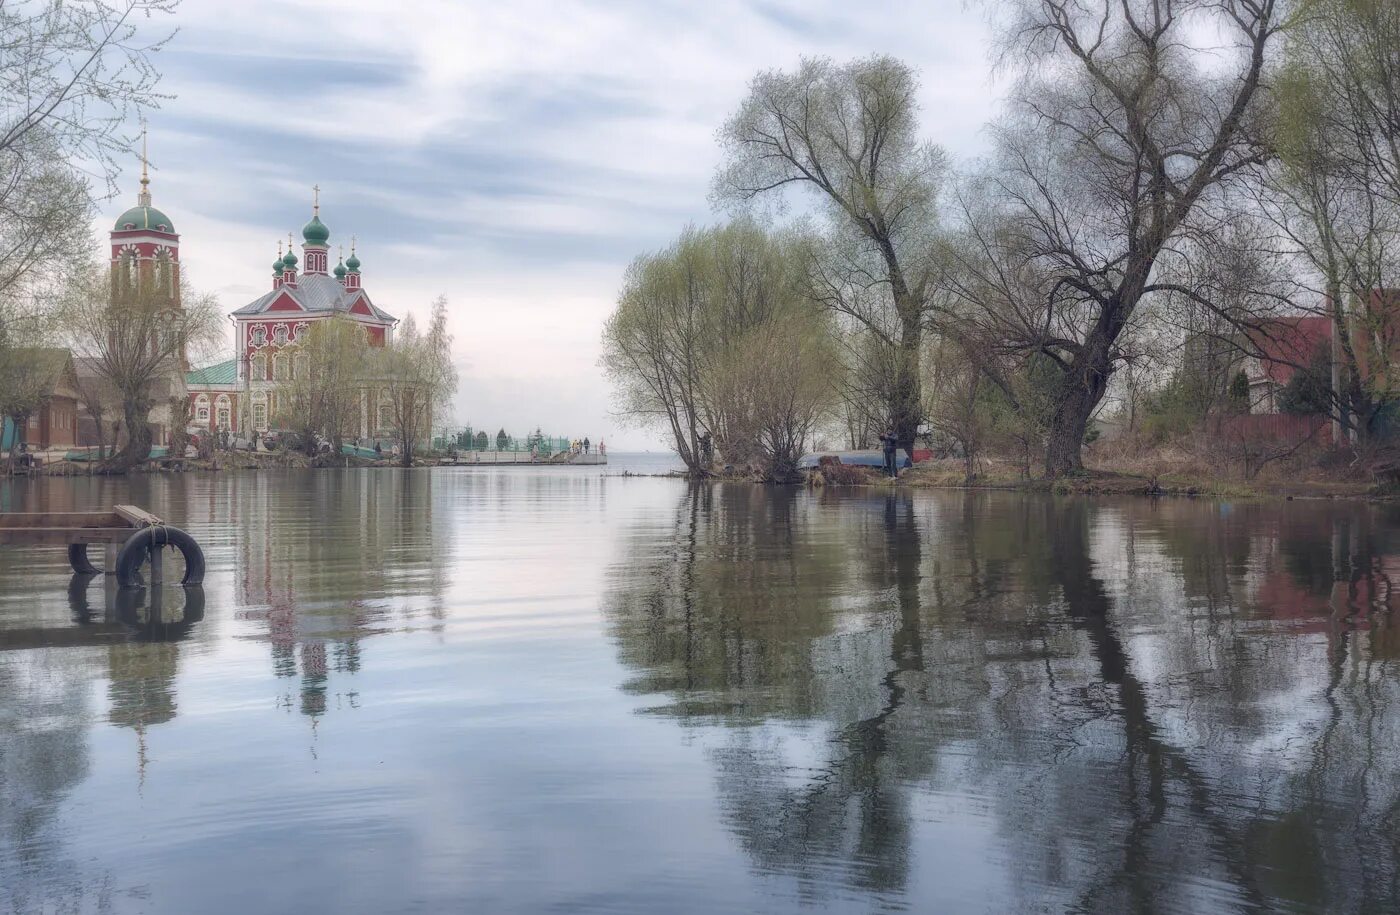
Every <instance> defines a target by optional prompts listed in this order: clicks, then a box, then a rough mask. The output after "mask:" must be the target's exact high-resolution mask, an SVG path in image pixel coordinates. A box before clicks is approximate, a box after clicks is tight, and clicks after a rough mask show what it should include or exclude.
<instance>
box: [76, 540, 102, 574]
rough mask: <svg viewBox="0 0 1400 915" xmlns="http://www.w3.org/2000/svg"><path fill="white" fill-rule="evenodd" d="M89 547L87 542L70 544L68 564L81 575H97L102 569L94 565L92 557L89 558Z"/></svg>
mask: <svg viewBox="0 0 1400 915" xmlns="http://www.w3.org/2000/svg"><path fill="white" fill-rule="evenodd" d="M87 548H88V545H87V544H86V543H70V544H68V564H69V565H71V566H72V567H73V571H74V572H77V573H78V574H79V575H96V574H97V573H98V572H100V571H102V570H101V569H99V568H98V567H97V566H95V565H93V564H92V560H91V559H88V554H87Z"/></svg>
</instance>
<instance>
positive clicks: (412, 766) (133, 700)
mask: <svg viewBox="0 0 1400 915" xmlns="http://www.w3.org/2000/svg"><path fill="white" fill-rule="evenodd" d="M612 469H613V471H614V472H616V471H617V470H619V469H620V468H619V467H617V466H614V468H612ZM127 501H129V502H135V503H137V504H141V505H145V506H147V507H149V508H151V509H152V510H153V511H155V512H156V513H158V514H160V515H162V516H164V517H166V518H167V519H169V520H171V521H172V522H173V523H177V524H180V525H181V526H183V527H185V528H186V529H188V530H189V531H191V532H192V533H193V534H195V536H196V537H198V538H199V539H200V540H201V541H202V542H203V543H204V545H205V549H206V553H207V556H208V560H209V575H208V578H207V580H206V585H205V589H204V592H205V593H204V602H203V608H202V610H201V609H200V608H198V607H188V608H187V607H186V606H185V597H184V595H182V594H181V592H180V589H178V588H168V589H165V591H163V592H162V593H161V595H160V601H161V605H160V608H159V609H158V610H156V611H155V612H154V613H153V609H152V606H151V604H152V598H151V595H142V596H141V599H140V601H138V602H135V603H133V602H132V601H131V600H130V599H128V600H127V602H126V603H121V604H119V603H118V602H117V601H116V600H115V599H114V598H111V597H109V595H108V594H107V593H106V592H105V591H104V588H103V586H102V584H101V582H100V581H99V582H96V583H94V584H92V585H91V586H90V587H88V588H86V589H84V588H81V587H76V588H70V573H69V571H68V568H67V565H66V563H65V561H64V556H63V552H62V550H61V549H58V548H54V547H43V548H23V549H20V548H8V547H7V548H4V549H3V550H0V911H5V912H10V911H13V912H15V913H30V912H63V913H70V912H72V913H79V912H104V913H106V912H111V913H128V912H145V913H243V912H269V913H283V912H285V913H308V912H335V913H388V912H530V913H534V912H608V913H612V912H639V913H640V912H645V913H680V912H746V911H751V912H765V913H768V912H772V913H783V912H827V911H833V912H863V911H899V910H907V911H913V912H1212V911H1221V912H1235V911H1240V912H1246V911H1257V912H1264V911H1270V912H1272V911H1298V912H1323V911H1326V912H1384V911H1396V910H1397V909H1400V886H1397V879H1398V878H1397V873H1398V872H1397V861H1400V822H1397V815H1400V735H1397V733H1396V732H1397V725H1400V676H1397V674H1398V673H1400V671H1398V670H1397V659H1398V658H1400V634H1397V631H1396V626H1395V620H1394V618H1393V610H1392V606H1393V604H1392V601H1393V600H1396V599H1397V598H1394V597H1393V596H1392V592H1391V576H1392V575H1393V574H1398V573H1400V513H1397V510H1396V509H1393V508H1377V507H1367V506H1357V505H1342V504H1328V503H1306V504H1305V503H1302V502H1294V503H1279V504H1271V505H1228V504H1219V503H1207V502H1191V501H1155V502H1154V501H1148V500H1124V501H1115V500H1107V499H1104V500H1095V501H1087V500H1074V499H1056V498H1051V497H1027V496H1017V495H996V494H972V495H964V494H959V493H932V492H930V493H915V494H898V495H885V494H872V493H861V492H854V491H853V492H830V491H828V492H816V493H813V492H806V491H800V490H782V489H765V488H761V487H750V486H739V485H733V486H729V485H726V486H719V487H714V488H705V489H698V490H692V489H691V488H690V487H688V486H687V485H686V484H685V483H683V482H681V481H676V480H664V479H623V478H619V477H608V476H603V475H600V474H599V473H597V471H596V470H593V469H584V468H570V469H558V470H544V469H534V468H525V469H508V468H501V469H467V470H457V469H446V468H444V469H440V470H435V471H423V470H419V471H411V472H403V471H397V470H367V471H344V472H336V471H320V472H291V471H288V472H270V473H262V474H254V473H229V474H223V475H195V474H190V475H184V476H173V477H135V478H132V479H130V480H100V479H99V480H93V479H46V480H38V481H34V482H28V483H26V482H22V481H21V482H16V483H0V509H9V510H25V509H28V510H35V509H38V508H40V507H45V508H50V509H73V510H81V509H97V508H105V507H108V506H110V504H112V503H114V502H127Z"/></svg>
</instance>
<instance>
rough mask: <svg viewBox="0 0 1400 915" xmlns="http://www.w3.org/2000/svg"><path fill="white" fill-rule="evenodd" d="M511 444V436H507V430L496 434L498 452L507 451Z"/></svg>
mask: <svg viewBox="0 0 1400 915" xmlns="http://www.w3.org/2000/svg"><path fill="white" fill-rule="evenodd" d="M509 444H510V436H509V435H506V430H505V429H501V431H500V432H497V433H496V450H497V451H505V450H506V446H507V445H509Z"/></svg>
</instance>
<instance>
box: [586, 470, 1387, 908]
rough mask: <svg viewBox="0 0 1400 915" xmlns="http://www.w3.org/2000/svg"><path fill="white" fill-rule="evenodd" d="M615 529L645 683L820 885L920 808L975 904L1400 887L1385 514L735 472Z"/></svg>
mask: <svg viewBox="0 0 1400 915" xmlns="http://www.w3.org/2000/svg"><path fill="white" fill-rule="evenodd" d="M619 554H620V555H625V556H627V557H628V559H627V560H626V561H625V562H623V563H619V564H618V565H617V566H616V567H615V568H614V569H613V573H612V575H611V577H610V582H609V586H610V594H609V597H608V601H607V604H606V607H605V609H606V613H607V617H608V621H609V626H610V631H611V634H612V636H613V638H614V640H615V643H616V645H617V650H618V652H619V655H620V657H621V659H622V661H623V662H624V664H625V665H626V667H627V668H628V670H629V671H630V672H631V673H630V678H629V680H628V682H627V689H628V690H630V691H632V692H633V693H635V694H637V695H639V696H642V697H645V698H646V700H647V703H646V707H645V714H649V715H659V716H665V717H668V718H673V719H675V720H676V721H677V722H678V723H680V724H683V725H685V726H686V727H687V728H691V729H698V730H697V731H696V733H697V734H698V735H701V736H699V739H700V740H702V741H703V742H704V745H705V746H706V747H707V748H708V749H707V752H708V755H709V758H710V759H711V762H712V766H713V771H714V773H715V778H716V784H717V787H718V791H719V795H720V798H721V804H722V807H723V810H724V816H725V819H726V822H727V825H728V827H729V829H730V830H731V831H732V832H733V834H734V835H735V836H736V838H737V839H738V841H739V842H740V843H741V845H742V846H743V848H744V849H745V851H746V852H747V854H748V856H749V859H750V861H751V863H752V866H753V868H754V869H755V871H756V872H758V873H760V874H781V875H787V876H790V877H795V878H796V879H797V880H798V882H799V884H800V885H801V886H802V887H803V890H802V892H803V893H804V894H805V895H808V896H811V897H813V898H826V897H841V896H843V895H845V896H855V897H860V898H865V899H868V898H870V897H872V896H873V897H874V898H887V899H895V898H900V897H901V896H902V894H904V893H906V892H908V891H909V890H910V888H911V883H912V882H913V881H914V880H915V879H916V875H915V873H914V872H913V871H912V861H913V860H925V861H927V860H928V859H916V858H913V857H912V856H913V855H915V854H916V853H917V852H916V849H917V848H918V847H919V845H918V842H917V840H916V834H917V832H918V831H919V830H920V829H926V830H928V831H929V832H930V834H932V835H951V836H955V837H957V838H956V840H955V841H953V842H951V843H949V844H948V845H947V846H945V847H944V848H945V851H944V854H945V855H948V856H950V857H951V858H953V859H956V860H958V861H959V862H960V864H959V866H960V867H963V872H962V873H958V872H957V868H949V869H948V871H947V872H946V874H945V873H944V872H942V871H940V872H939V879H940V880H944V881H945V882H946V883H947V884H949V885H950V886H955V885H956V884H957V883H958V881H959V880H960V879H965V882H966V885H968V886H975V887H977V888H978V889H979V891H980V892H982V893H983V894H984V895H982V896H979V897H978V899H980V902H978V906H979V908H981V907H990V908H991V909H993V910H1004V911H1026V910H1030V909H1031V908H1037V907H1043V908H1044V909H1045V910H1070V911H1081V910H1082V911H1090V910H1092V911H1139V910H1142V911H1146V910H1149V909H1150V910H1154V911H1155V910H1162V911H1167V910H1181V911H1199V910H1202V908H1203V907H1204V908H1224V909H1234V908H1249V909H1258V910H1275V909H1278V908H1290V907H1301V908H1312V907H1317V906H1320V905H1323V904H1327V905H1329V906H1333V907H1334V908H1333V910H1337V911H1395V910H1397V909H1400V890H1397V883H1396V876H1397V874H1400V866H1398V865H1400V850H1398V849H1397V846H1396V845H1395V843H1394V837H1395V834H1396V833H1395V828H1394V819H1393V811H1394V810H1396V809H1397V808H1400V758H1397V757H1396V756H1395V754H1393V753H1388V752H1378V751H1379V750H1381V749H1382V748H1386V747H1393V746H1395V745H1396V741H1397V738H1400V734H1398V733H1397V728H1400V678H1396V677H1395V676H1394V673H1395V671H1394V669H1393V666H1392V665H1393V664H1394V662H1395V661H1396V660H1397V657H1400V636H1397V632H1396V629H1397V627H1396V624H1395V619H1394V616H1393V610H1394V601H1395V600H1396V596H1395V594H1394V593H1393V590H1392V587H1391V584H1392V580H1393V578H1392V576H1393V575H1394V574H1396V573H1397V572H1400V517H1397V514H1396V512H1395V511H1394V510H1393V509H1389V508H1386V509H1374V508H1371V507H1367V506H1356V505H1353V506H1339V505H1317V506H1311V507H1308V508H1306V509H1300V508H1298V507H1296V506H1284V505H1249V506H1231V505H1223V504H1211V503H1195V502H1189V501H1172V502H1169V501H1161V502H1154V501H1149V500H1133V501H1128V502H1117V501H1100V502H1094V501H1086V500H1071V499H1053V498H1048V497H1047V498H1044V499H1040V498H1025V497H1019V496H1018V497H1012V496H1006V497H1002V496H997V495H992V494H967V495H958V494H947V493H944V494H938V495H929V494H924V495H916V496H911V495H908V494H899V495H883V494H880V495H857V494H851V493H837V492H830V491H829V492H825V493H820V494H817V495H810V496H809V495H807V494H802V493H786V494H784V493H777V494H762V493H758V492H756V491H755V490H753V489H751V488H747V487H729V486H723V487H718V488H714V489H709V488H701V489H695V490H691V491H689V492H687V493H685V494H684V495H683V496H682V497H680V498H679V499H678V502H677V505H676V508H675V511H674V514H673V516H672V517H671V519H670V520H669V522H668V524H667V525H666V526H665V529H660V528H658V527H657V526H656V525H655V524H654V523H647V524H644V525H639V526H638V527H636V528H635V529H634V530H632V531H630V532H628V533H627V534H626V535H624V542H623V543H622V544H621V545H620V549H619ZM941 830H948V832H942V831H941ZM963 844H969V845H974V846H976V847H978V848H981V849H983V850H985V853H983V854H977V855H970V856H962V855H959V853H958V852H959V846H960V845H963ZM1357 849H1367V851H1366V852H1365V853H1364V854H1356V853H1355V850H1357ZM942 857H943V855H938V856H935V858H934V860H941V858H942ZM988 887H999V888H1000V891H1001V892H1003V893H1004V894H1005V898H996V897H995V896H987V895H985V893H986V890H987V888H988ZM949 892H950V893H951V892H953V890H952V889H950V890H949ZM953 901H956V899H954V900H953ZM966 901H967V902H968V904H972V903H973V902H975V901H977V900H973V899H968V900H966ZM1037 910H1039V909H1038V908H1037Z"/></svg>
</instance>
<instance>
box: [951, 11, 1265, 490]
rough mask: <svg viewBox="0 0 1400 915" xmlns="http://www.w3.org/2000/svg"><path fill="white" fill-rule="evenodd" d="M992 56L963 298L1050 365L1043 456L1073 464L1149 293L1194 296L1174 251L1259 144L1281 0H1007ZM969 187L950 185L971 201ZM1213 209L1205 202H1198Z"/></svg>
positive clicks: (1200, 246) (1203, 225) (1256, 160)
mask: <svg viewBox="0 0 1400 915" xmlns="http://www.w3.org/2000/svg"><path fill="white" fill-rule="evenodd" d="M1000 6H1001V8H1002V9H1005V10H1007V11H1009V12H1010V14H1011V16H1010V20H1009V22H1008V23H1007V27H1006V42H1007V51H1006V55H1005V57H1004V60H1005V61H1007V62H1008V63H1010V64H1020V65H1022V66H1023V68H1024V69H1023V75H1022V76H1021V77H1020V79H1019V82H1018V84H1017V87H1016V90H1015V92H1014V94H1013V98H1012V113H1011V114H1010V115H1009V116H1008V117H1007V118H1005V119H1004V120H1002V121H1001V122H1000V123H999V124H998V125H997V126H996V130H995V137H996V142H997V153H996V157H995V160H994V163H993V165H992V167H991V169H990V170H989V171H988V173H987V174H985V175H984V176H983V178H982V180H981V181H980V182H978V186H979V190H980V192H981V201H980V202H981V203H982V204H984V205H985V207H986V208H985V209H983V208H982V207H978V208H976V209H973V208H970V207H966V206H965V207H964V212H965V214H966V215H968V216H970V217H971V219H970V220H964V221H965V222H967V223H969V224H968V225H965V226H964V231H965V232H966V233H967V234H968V235H969V236H970V237H971V238H972V239H973V240H974V241H975V242H976V243H977V244H976V246H975V247H976V248H978V249H979V250H980V251H981V255H982V256H980V257H974V258H970V259H964V260H963V261H962V262H961V263H960V264H959V265H958V266H959V268H960V269H962V270H964V271H966V272H967V273H969V274H970V275H971V276H972V277H973V279H972V280H970V281H968V280H965V281H964V282H962V283H960V284H959V287H958V292H959V295H958V296H957V299H958V305H959V306H961V308H962V313H963V314H967V313H971V314H973V315H974V316H975V318H976V320H977V322H979V323H981V324H983V325H984V326H988V327H991V328H994V329H995V332H996V335H997V336H999V337H1000V338H1001V339H1002V341H1003V346H1004V347H1005V348H1007V349H1016V350H1020V351H1022V352H1034V353H1039V354H1043V355H1044V356H1045V357H1047V358H1048V359H1049V360H1051V362H1052V363H1053V364H1054V365H1055V366H1057V368H1058V370H1059V375H1060V377H1059V379H1058V382H1057V384H1056V389H1055V392H1054V393H1055V397H1054V403H1053V408H1052V414H1051V418H1050V419H1051V421H1050V423H1049V436H1048V442H1047V447H1046V456H1045V466H1046V471H1047V473H1048V474H1050V475H1052V476H1055V475H1060V474H1065V473H1069V472H1073V471H1077V470H1079V469H1081V468H1082V466H1083V462H1082V445H1083V441H1084V437H1085V433H1086V431H1087V428H1088V424H1089V420H1090V417H1091V416H1092V415H1093V413H1094V411H1095V410H1096V409H1097V407H1098V406H1099V403H1100V402H1101V401H1102V399H1103V397H1104V394H1105V392H1106V391H1107V388H1108V384H1109V380H1110V378H1111V377H1112V375H1113V373H1114V371H1115V370H1116V369H1117V367H1118V366H1119V365H1121V363H1122V360H1123V359H1124V357H1125V353H1124V351H1123V348H1122V347H1123V344H1124V342H1125V341H1126V340H1129V339H1131V334H1132V331H1133V329H1134V327H1135V326H1136V324H1137V322H1139V321H1140V320H1141V319H1142V317H1143V316H1142V315H1140V313H1139V310H1140V307H1141V306H1143V305H1144V303H1145V302H1150V301H1151V300H1152V297H1153V296H1154V295H1158V294H1160V295H1165V294H1167V293H1173V294H1179V295H1188V296H1190V295H1196V294H1197V293H1196V292H1195V290H1193V289H1191V288H1190V287H1187V286H1183V285H1182V284H1180V283H1175V282H1172V272H1173V271H1172V270H1171V266H1172V265H1171V263H1170V262H1171V261H1172V260H1173V259H1176V258H1180V257H1183V256H1185V255H1184V253H1183V252H1182V251H1181V250H1180V248H1181V246H1182V245H1183V244H1184V242H1185V241H1186V240H1190V242H1191V244H1192V245H1194V247H1195V248H1196V249H1197V250H1208V249H1209V247H1210V243H1209V241H1208V240H1207V239H1206V236H1208V235H1209V233H1210V232H1211V231H1212V228H1213V226H1215V225H1217V224H1219V223H1220V222H1222V221H1223V220H1222V219H1221V218H1220V217H1221V211H1220V208H1219V207H1216V206H1215V205H1216V204H1220V205H1222V206H1223V204H1224V199H1225V197H1227V196H1228V194H1229V192H1230V190H1231V189H1232V188H1233V187H1234V186H1235V185H1236V184H1238V183H1240V182H1242V181H1243V180H1244V179H1245V178H1246V177H1248V176H1249V175H1250V173H1251V172H1252V171H1253V170H1254V169H1256V168H1257V167H1258V166H1259V165H1260V164H1261V163H1263V162H1264V161H1265V160H1266V159H1267V158H1268V154H1269V152H1268V147H1267V145H1266V144H1265V143H1264V137H1263V135H1262V134H1263V131H1262V129H1261V127H1262V123H1261V116H1262V115H1263V113H1264V112H1263V110H1262V108H1263V101H1264V100H1263V99H1262V98H1261V94H1262V91H1263V90H1262V88H1261V87H1262V85H1263V76H1264V73H1265V68H1266V66H1267V65H1268V63H1269V60H1270V52H1271V50H1272V48H1273V47H1274V46H1275V44H1276V43H1277V40H1278V36H1279V33H1280V30H1281V28H1282V27H1283V15H1282V9H1281V6H1280V2H1279V0H1174V2H1148V0H1007V2H1005V3H1003V4H1001V5H1000ZM976 199H977V198H974V197H968V198H964V202H965V203H967V202H970V201H972V200H976ZM1207 209H1211V210H1212V212H1210V213H1208V214H1207V213H1206V212H1204V211H1205V210H1207Z"/></svg>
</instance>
